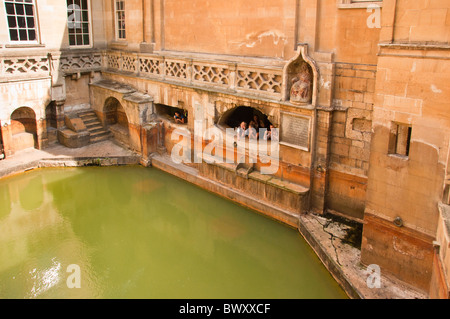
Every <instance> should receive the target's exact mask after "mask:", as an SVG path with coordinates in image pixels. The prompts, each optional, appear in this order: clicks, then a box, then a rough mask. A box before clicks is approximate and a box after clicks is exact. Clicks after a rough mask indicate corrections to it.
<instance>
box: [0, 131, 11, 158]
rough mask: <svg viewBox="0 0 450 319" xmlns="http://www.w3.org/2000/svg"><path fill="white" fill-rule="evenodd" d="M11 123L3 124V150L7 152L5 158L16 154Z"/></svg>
mask: <svg viewBox="0 0 450 319" xmlns="http://www.w3.org/2000/svg"><path fill="white" fill-rule="evenodd" d="M10 128H11V125H10V124H8V123H5V124H3V127H2V131H1V134H2V140H3V151H4V152H5V158H7V157H8V156H11V155H13V154H14V145H13V143H12V132H11V129H10Z"/></svg>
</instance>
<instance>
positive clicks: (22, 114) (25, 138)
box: [10, 107, 39, 152]
mask: <svg viewBox="0 0 450 319" xmlns="http://www.w3.org/2000/svg"><path fill="white" fill-rule="evenodd" d="M10 132H11V135H12V148H13V151H14V152H17V151H20V150H23V149H27V148H37V149H39V142H38V134H37V122H36V113H35V112H34V111H33V109H32V108H30V107H20V108H18V109H16V110H15V111H14V112H12V113H11V127H10Z"/></svg>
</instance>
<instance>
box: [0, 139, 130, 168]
mask: <svg viewBox="0 0 450 319" xmlns="http://www.w3.org/2000/svg"><path fill="white" fill-rule="evenodd" d="M129 156H137V154H135V153H134V152H132V151H131V150H128V149H124V148H123V147H121V146H119V145H117V144H115V143H114V142H112V141H111V140H106V141H102V142H98V143H94V144H89V145H87V146H84V147H80V148H67V147H65V146H63V145H60V144H57V145H54V146H51V147H49V148H46V149H45V150H37V149H27V150H23V151H20V152H17V153H16V154H14V155H13V156H11V157H8V158H6V159H4V160H0V177H4V176H7V175H10V174H15V173H19V172H22V171H24V170H27V169H30V168H34V167H37V166H38V165H39V162H40V161H42V160H46V159H62V160H63V159H72V158H83V157H92V158H107V157H129Z"/></svg>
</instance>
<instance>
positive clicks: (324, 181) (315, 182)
mask: <svg viewBox="0 0 450 319" xmlns="http://www.w3.org/2000/svg"><path fill="white" fill-rule="evenodd" d="M331 119H332V112H331V109H319V108H318V109H317V111H316V129H315V141H314V143H315V145H314V147H315V153H314V158H313V163H314V164H313V170H312V172H311V175H312V176H311V190H310V192H311V197H310V206H311V209H312V210H313V211H314V212H315V213H318V214H323V213H324V212H325V209H326V206H325V195H326V192H327V188H328V162H329V156H330V152H329V150H330V143H331V140H330V129H331Z"/></svg>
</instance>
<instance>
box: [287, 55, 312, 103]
mask: <svg viewBox="0 0 450 319" xmlns="http://www.w3.org/2000/svg"><path fill="white" fill-rule="evenodd" d="M311 97H312V75H311V71H310V70H309V67H308V65H307V64H306V63H303V64H302V66H301V68H300V72H299V73H298V76H296V77H295V78H293V79H292V86H291V91H290V102H291V103H294V104H296V103H310V102H311Z"/></svg>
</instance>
